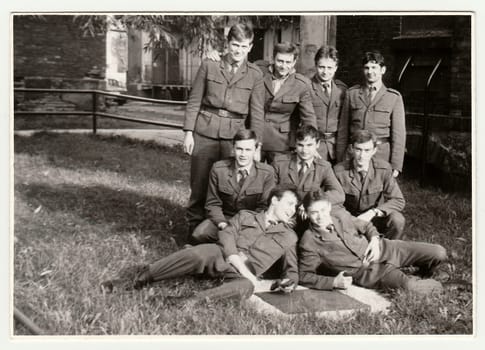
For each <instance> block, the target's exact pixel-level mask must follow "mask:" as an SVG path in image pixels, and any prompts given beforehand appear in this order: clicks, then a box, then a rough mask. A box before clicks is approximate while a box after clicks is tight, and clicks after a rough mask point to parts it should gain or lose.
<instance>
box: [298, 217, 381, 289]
mask: <svg viewBox="0 0 485 350" xmlns="http://www.w3.org/2000/svg"><path fill="white" fill-rule="evenodd" d="M332 221H333V224H334V233H335V240H337V241H339V242H341V243H342V244H340V245H339V247H340V248H339V249H338V250H335V244H333V243H332V242H331V241H329V240H325V239H324V238H323V237H322V236H321V235H320V233H319V232H318V231H316V230H314V229H313V228H312V227H311V226H310V228H309V229H308V230H307V231H305V233H304V234H303V237H302V238H301V240H300V242H299V245H298V249H299V258H300V259H299V273H300V284H301V285H304V286H307V287H310V288H314V289H333V280H334V278H335V277H334V276H336V275H337V274H338V273H339V272H341V271H346V272H348V273H349V274H352V273H354V272H356V271H357V270H359V269H360V268H361V266H362V260H363V258H364V253H365V250H366V249H367V246H368V245H369V241H370V239H371V238H372V237H373V236H378V235H379V233H378V232H377V229H376V228H375V227H374V226H373V225H372V224H371V223H370V222H365V221H363V220H359V219H356V218H354V217H352V216H351V215H350V214H349V213H348V212H346V211H345V210H341V211H339V213H338V215H335V216H334V215H332Z"/></svg>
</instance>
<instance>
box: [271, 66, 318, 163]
mask: <svg viewBox="0 0 485 350" xmlns="http://www.w3.org/2000/svg"><path fill="white" fill-rule="evenodd" d="M264 87H265V93H264V96H265V101H264V133H263V147H262V150H263V152H265V153H273V152H288V151H289V150H290V149H291V148H292V147H294V133H295V132H296V129H297V128H298V126H299V124H300V123H301V124H302V125H312V126H314V127H316V126H317V125H316V119H315V113H314V112H313V106H312V99H311V93H310V89H309V82H308V78H306V77H304V76H303V75H301V74H299V73H290V74H289V76H288V77H287V78H286V80H285V81H284V83H283V84H282V85H281V87H280V88H279V90H278V91H277V92H276V93H274V90H273V82H272V73H271V72H270V71H269V70H268V71H267V72H265V74H264ZM295 110H297V111H298V114H299V120H295V119H294V118H292V114H293V112H295ZM271 158H272V157H271Z"/></svg>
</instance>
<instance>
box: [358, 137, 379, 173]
mask: <svg viewBox="0 0 485 350" xmlns="http://www.w3.org/2000/svg"><path fill="white" fill-rule="evenodd" d="M376 151H377V147H374V143H373V142H372V140H369V141H367V142H364V143H354V144H353V145H352V154H353V156H354V157H353V158H354V164H355V166H356V167H357V168H365V169H366V168H368V167H369V162H370V160H371V158H372V156H373V155H374V154H375V153H376Z"/></svg>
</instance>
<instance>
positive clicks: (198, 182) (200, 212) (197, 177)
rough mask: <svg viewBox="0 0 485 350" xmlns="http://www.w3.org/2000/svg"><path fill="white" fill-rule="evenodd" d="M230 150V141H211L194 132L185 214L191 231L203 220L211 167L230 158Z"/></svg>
mask: <svg viewBox="0 0 485 350" xmlns="http://www.w3.org/2000/svg"><path fill="white" fill-rule="evenodd" d="M232 148H233V147H232V140H222V139H212V138H209V137H206V136H202V135H199V134H198V133H197V132H194V149H193V152H192V157H191V164H190V199H189V204H188V206H187V214H186V218H187V222H188V224H189V227H190V228H191V229H193V228H195V227H196V226H197V225H198V224H199V223H200V222H201V221H202V220H204V218H205V210H204V206H205V200H206V196H207V187H208V185H209V173H210V170H211V168H212V165H213V164H214V163H215V162H217V161H218V160H221V159H224V158H228V157H230V156H231V152H232Z"/></svg>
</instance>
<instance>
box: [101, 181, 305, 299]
mask: <svg viewBox="0 0 485 350" xmlns="http://www.w3.org/2000/svg"><path fill="white" fill-rule="evenodd" d="M268 202H269V205H268V209H267V210H266V211H265V212H261V213H256V212H253V211H249V210H242V211H240V212H239V213H238V214H236V215H235V216H234V217H233V218H232V219H231V220H230V225H228V226H227V227H226V228H225V229H224V230H221V231H219V241H218V244H215V243H208V244H200V245H197V246H194V247H191V248H185V249H181V250H179V251H177V252H175V253H172V254H170V255H168V256H166V257H164V258H162V259H160V260H158V261H156V262H155V263H153V264H150V265H138V266H133V267H132V268H129V269H125V270H124V271H122V272H120V276H119V278H118V279H115V280H109V281H105V282H103V283H102V284H101V287H102V289H103V290H104V291H106V292H112V291H113V289H114V288H125V289H126V288H134V289H140V288H142V287H143V286H145V285H147V284H149V283H152V282H156V281H161V280H165V279H169V278H175V277H180V276H187V275H205V276H209V277H224V278H225V279H229V282H225V283H224V284H222V285H221V286H219V287H216V288H212V289H209V290H206V291H202V292H198V293H196V294H195V295H194V297H192V300H194V301H200V300H204V299H206V298H208V299H218V298H230V297H239V298H247V297H249V296H251V294H252V293H253V292H254V291H262V290H264V289H265V286H264V283H263V282H262V281H261V280H260V278H261V277H262V276H263V274H264V273H265V272H266V271H267V270H268V269H269V268H270V267H271V266H273V264H274V263H275V262H276V261H278V260H279V259H282V261H283V270H282V271H281V272H282V273H281V278H282V279H281V280H279V281H278V283H277V284H276V285H273V286H272V287H271V288H276V289H280V290H282V291H285V292H290V291H292V290H293V289H294V287H296V285H297V284H298V265H297V257H296V242H297V236H296V234H295V232H294V231H293V230H292V229H291V228H290V227H289V226H288V223H289V222H290V221H291V219H292V217H293V215H294V214H295V211H296V206H297V204H298V198H297V196H296V194H295V193H294V192H293V191H291V190H288V189H275V190H273V191H272V193H271V195H270V197H269V200H268Z"/></svg>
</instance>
